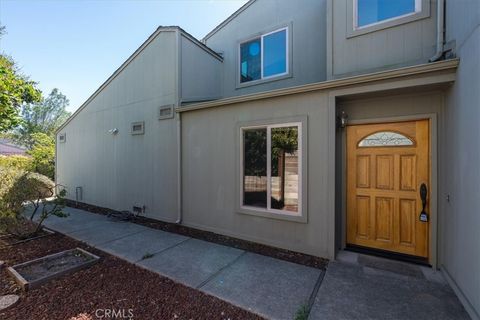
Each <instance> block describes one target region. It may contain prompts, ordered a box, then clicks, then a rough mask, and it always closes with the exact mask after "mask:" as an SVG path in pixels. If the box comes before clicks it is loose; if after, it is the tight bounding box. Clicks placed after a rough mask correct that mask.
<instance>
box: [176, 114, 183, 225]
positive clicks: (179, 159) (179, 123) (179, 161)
mask: <svg viewBox="0 0 480 320" xmlns="http://www.w3.org/2000/svg"><path fill="white" fill-rule="evenodd" d="M177 166H178V167H177V170H178V172H177V210H178V212H177V221H175V223H177V224H180V223H182V218H183V217H182V198H183V197H182V173H183V172H182V114H181V113H180V112H177Z"/></svg>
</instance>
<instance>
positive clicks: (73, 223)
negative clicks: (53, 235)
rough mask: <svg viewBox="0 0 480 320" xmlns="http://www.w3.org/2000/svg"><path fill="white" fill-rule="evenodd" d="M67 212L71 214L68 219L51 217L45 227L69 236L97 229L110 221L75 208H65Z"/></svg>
mask: <svg viewBox="0 0 480 320" xmlns="http://www.w3.org/2000/svg"><path fill="white" fill-rule="evenodd" d="M65 211H66V212H67V213H69V216H68V217H65V218H59V217H56V216H51V217H49V218H48V219H47V220H45V222H44V224H45V226H46V227H48V228H50V229H53V230H56V231H59V232H62V233H65V234H69V233H72V232H75V231H79V230H84V229H89V228H92V227H95V226H97V225H98V224H99V223H101V222H108V221H109V219H108V218H107V217H106V216H102V215H98V214H94V213H90V212H86V211H82V210H78V209H74V208H65Z"/></svg>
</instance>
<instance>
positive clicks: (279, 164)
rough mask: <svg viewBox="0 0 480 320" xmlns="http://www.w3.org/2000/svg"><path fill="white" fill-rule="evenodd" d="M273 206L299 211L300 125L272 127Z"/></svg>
mask: <svg viewBox="0 0 480 320" xmlns="http://www.w3.org/2000/svg"><path fill="white" fill-rule="evenodd" d="M271 139H272V149H271V157H272V158H271V199H270V200H271V203H270V205H271V208H272V209H278V210H286V211H293V212H298V193H299V192H298V191H299V179H298V165H299V164H298V161H299V159H298V127H283V128H272V129H271Z"/></svg>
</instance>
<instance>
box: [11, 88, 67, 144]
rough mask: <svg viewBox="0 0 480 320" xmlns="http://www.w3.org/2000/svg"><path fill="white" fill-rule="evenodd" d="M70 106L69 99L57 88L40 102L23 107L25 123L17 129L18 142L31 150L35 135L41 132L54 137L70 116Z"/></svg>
mask: <svg viewBox="0 0 480 320" xmlns="http://www.w3.org/2000/svg"><path fill="white" fill-rule="evenodd" d="M68 104H69V101H68V99H67V97H66V96H65V95H64V94H62V93H61V92H60V90H58V89H56V88H55V89H53V90H52V92H51V93H50V94H49V95H48V97H46V98H42V99H41V100H40V101H39V102H36V103H31V104H25V105H23V106H22V112H21V114H22V118H23V122H22V124H21V125H20V126H19V127H18V128H17V129H16V140H17V141H19V142H20V143H21V144H23V145H26V146H27V147H30V148H31V147H32V146H33V143H34V140H33V139H32V138H33V134H34V133H39V132H41V133H44V134H46V135H48V136H50V137H54V135H55V131H56V130H57V128H58V127H60V126H61V125H62V123H63V122H65V120H67V118H68V117H69V116H70V112H68V111H67V110H66V108H67V107H68Z"/></svg>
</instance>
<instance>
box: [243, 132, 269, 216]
mask: <svg viewBox="0 0 480 320" xmlns="http://www.w3.org/2000/svg"><path fill="white" fill-rule="evenodd" d="M243 150H244V157H243V204H244V205H246V206H252V207H260V208H266V207H267V129H266V128H260V129H247V130H244V131H243Z"/></svg>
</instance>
